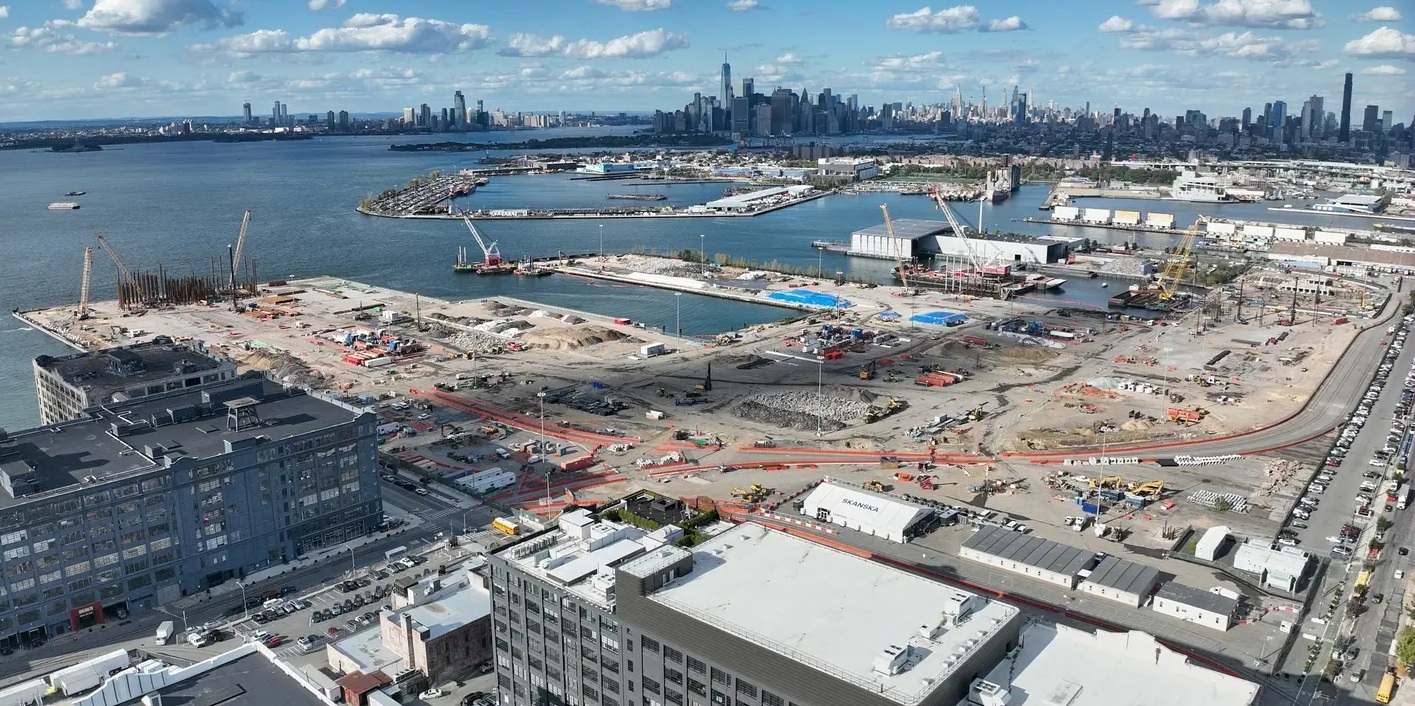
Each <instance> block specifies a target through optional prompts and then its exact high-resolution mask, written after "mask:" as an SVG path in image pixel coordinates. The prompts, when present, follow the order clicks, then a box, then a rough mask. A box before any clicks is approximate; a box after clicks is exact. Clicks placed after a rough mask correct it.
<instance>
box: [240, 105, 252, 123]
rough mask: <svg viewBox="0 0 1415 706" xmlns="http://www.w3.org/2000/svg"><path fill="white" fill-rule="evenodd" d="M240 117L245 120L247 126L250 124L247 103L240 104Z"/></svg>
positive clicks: (249, 111) (249, 108) (249, 112)
mask: <svg viewBox="0 0 1415 706" xmlns="http://www.w3.org/2000/svg"><path fill="white" fill-rule="evenodd" d="M241 117H243V118H245V123H246V124H247V125H250V124H251V104H250V103H249V102H247V103H242V104H241Z"/></svg>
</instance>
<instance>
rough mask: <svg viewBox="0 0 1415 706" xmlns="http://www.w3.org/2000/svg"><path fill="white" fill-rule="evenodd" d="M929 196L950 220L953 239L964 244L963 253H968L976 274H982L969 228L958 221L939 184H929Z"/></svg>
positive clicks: (969, 261)
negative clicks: (969, 237) (969, 234)
mask: <svg viewBox="0 0 1415 706" xmlns="http://www.w3.org/2000/svg"><path fill="white" fill-rule="evenodd" d="M929 196H930V197H932V198H933V200H934V205H935V206H937V207H938V210H940V211H943V217H944V218H945V219H947V220H948V226H949V229H951V230H952V231H953V237H955V238H958V241H959V242H961V243H963V252H965V253H967V255H968V263H969V264H971V265H972V266H973V272H974V274H981V273H982V271H983V267H982V264H981V263H979V262H978V256H977V253H974V252H973V245H972V243H970V242H968V227H967V226H965V225H963V222H962V221H960V220H958V216H957V215H955V214H954V213H953V209H952V208H950V207H949V205H948V201H947V200H946V199H944V198H943V192H942V191H939V188H938V184H929Z"/></svg>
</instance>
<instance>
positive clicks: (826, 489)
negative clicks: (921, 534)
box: [801, 479, 934, 544]
mask: <svg viewBox="0 0 1415 706" xmlns="http://www.w3.org/2000/svg"><path fill="white" fill-rule="evenodd" d="M801 514H802V515H806V516H807V517H811V518H813V519H815V520H818V521H820V522H828V523H830V524H835V525H840V526H841V527H845V528H847V529H852V530H855V531H857V532H864V533H865V534H870V535H874V536H876V537H880V538H883V539H887V540H889V541H891V542H899V543H901V544H903V543H905V542H908V541H909V540H910V539H913V537H914V536H915V535H916V534H917V533H918V531H919V529H921V527H922V525H924V524H925V523H927V522H928V520H929V519H930V518H932V517H933V515H934V511H933V510H931V509H929V508H927V507H924V506H923V505H915V504H914V503H909V502H904V501H903V500H897V499H895V498H892V497H889V496H887V495H882V494H880V493H872V492H870V491H868V490H861V489H859V488H854V487H851V486H848V485H841V484H838V483H833V482H831V481H830V480H829V479H826V480H825V481H824V482H822V483H821V484H820V485H818V486H816V487H815V488H814V489H813V490H811V492H810V493H807V494H806V497H805V499H804V500H802V505H801Z"/></svg>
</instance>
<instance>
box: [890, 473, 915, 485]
mask: <svg viewBox="0 0 1415 706" xmlns="http://www.w3.org/2000/svg"><path fill="white" fill-rule="evenodd" d="M894 480H897V481H899V482H900V483H913V482H914V474H912V473H905V472H903V471H900V472H898V473H895V474H894Z"/></svg>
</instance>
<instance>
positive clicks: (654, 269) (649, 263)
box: [615, 255, 703, 278]
mask: <svg viewBox="0 0 1415 706" xmlns="http://www.w3.org/2000/svg"><path fill="white" fill-rule="evenodd" d="M615 265H616V266H618V267H625V268H628V269H631V270H633V271H635V272H646V273H648V274H651V275H667V276H669V277H690V278H696V277H700V276H702V272H703V266H702V265H701V264H699V263H696V262H683V261H681V260H668V259H664V258H649V257H642V256H638V255H625V256H623V257H621V258H619V261H618V262H617V263H615Z"/></svg>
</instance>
